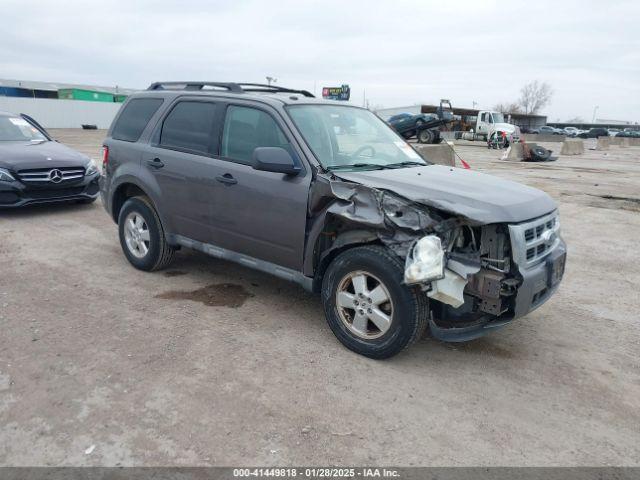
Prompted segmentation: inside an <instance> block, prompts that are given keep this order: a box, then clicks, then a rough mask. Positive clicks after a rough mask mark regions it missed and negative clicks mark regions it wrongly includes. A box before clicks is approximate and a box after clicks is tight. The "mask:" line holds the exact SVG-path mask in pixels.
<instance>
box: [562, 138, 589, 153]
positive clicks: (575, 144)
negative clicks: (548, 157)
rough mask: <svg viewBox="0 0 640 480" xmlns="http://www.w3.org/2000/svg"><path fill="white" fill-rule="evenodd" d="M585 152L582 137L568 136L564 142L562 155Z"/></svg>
mask: <svg viewBox="0 0 640 480" xmlns="http://www.w3.org/2000/svg"><path fill="white" fill-rule="evenodd" d="M583 153H584V142H583V141H582V139H580V138H567V139H566V140H565V141H564V142H562V148H561V149H560V155H581V154H583Z"/></svg>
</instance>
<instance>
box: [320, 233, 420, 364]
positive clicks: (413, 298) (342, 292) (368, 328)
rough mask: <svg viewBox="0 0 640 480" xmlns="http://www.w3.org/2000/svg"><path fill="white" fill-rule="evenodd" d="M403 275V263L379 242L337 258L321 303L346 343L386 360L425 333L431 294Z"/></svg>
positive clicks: (329, 321) (339, 337)
mask: <svg viewBox="0 0 640 480" xmlns="http://www.w3.org/2000/svg"><path fill="white" fill-rule="evenodd" d="M403 278H404V264H403V262H402V261H401V260H400V259H399V258H398V257H397V256H395V255H394V254H392V253H391V252H389V251H388V250H387V249H385V248H383V247H380V246H377V245H367V246H363V247H356V248H352V249H350V250H347V251H345V252H343V253H341V254H340V255H338V256H337V257H336V258H335V259H334V260H333V262H332V263H331V264H330V265H329V268H328V269H327V272H326V273H325V276H324V278H323V281H322V302H323V306H324V311H325V316H326V319H327V323H328V324H329V327H330V328H331V330H332V331H333V333H334V334H335V336H336V337H337V338H338V340H340V342H342V344H343V345H344V346H345V347H347V348H348V349H350V350H352V351H354V352H356V353H359V354H361V355H364V356H366V357H370V358H376V359H383V358H389V357H392V356H393V355H396V354H397V353H399V352H400V351H402V350H403V349H405V348H407V347H408V346H409V345H411V344H412V343H413V342H415V341H416V340H417V339H419V338H420V337H421V336H422V334H423V333H424V330H425V328H426V326H427V318H428V317H427V314H428V305H427V298H426V295H425V294H424V293H423V292H421V291H420V289H419V288H417V287H407V286H406V285H404V284H403V283H402V282H403Z"/></svg>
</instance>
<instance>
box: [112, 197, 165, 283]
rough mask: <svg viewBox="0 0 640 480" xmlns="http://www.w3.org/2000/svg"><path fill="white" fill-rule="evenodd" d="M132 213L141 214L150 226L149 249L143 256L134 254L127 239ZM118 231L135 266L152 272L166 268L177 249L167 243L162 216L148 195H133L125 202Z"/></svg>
mask: <svg viewBox="0 0 640 480" xmlns="http://www.w3.org/2000/svg"><path fill="white" fill-rule="evenodd" d="M131 213H137V214H138V215H140V216H141V217H142V218H143V219H144V222H145V223H146V226H147V227H148V231H149V241H148V242H149V243H148V251H147V252H146V254H145V255H144V256H143V257H137V256H136V255H134V253H132V251H131V250H130V249H129V247H128V246H127V242H126V240H125V221H126V219H127V217H128V216H129V215H130V214H131ZM118 231H119V234H120V245H121V247H122V251H123V252H124V254H125V256H126V257H127V260H129V263H131V265H133V266H134V267H135V268H137V269H139V270H145V271H148V272H150V271H154V270H160V269H162V268H165V267H166V266H167V265H169V263H170V262H171V260H172V258H173V254H174V252H175V249H174V248H173V247H171V245H169V244H168V243H167V240H166V238H165V235H164V229H163V227H162V223H161V222H160V217H158V214H157V212H156V210H155V208H154V207H153V205H152V203H151V201H150V200H149V199H148V198H147V197H142V196H141V197H132V198H130V199H128V200H127V201H126V202H125V203H124V205H123V206H122V209H121V210H120V214H119V215H118Z"/></svg>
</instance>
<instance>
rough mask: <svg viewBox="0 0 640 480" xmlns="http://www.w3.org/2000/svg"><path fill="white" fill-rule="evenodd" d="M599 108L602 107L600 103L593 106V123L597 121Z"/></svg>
mask: <svg viewBox="0 0 640 480" xmlns="http://www.w3.org/2000/svg"><path fill="white" fill-rule="evenodd" d="M599 108H600V107H599V106H598V105H596V106H595V107H594V108H593V118H592V119H591V123H596V112H597V111H598V109H599Z"/></svg>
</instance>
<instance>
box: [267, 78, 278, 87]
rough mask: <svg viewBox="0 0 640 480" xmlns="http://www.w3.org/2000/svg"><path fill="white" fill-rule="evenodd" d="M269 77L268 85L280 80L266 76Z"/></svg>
mask: <svg viewBox="0 0 640 480" xmlns="http://www.w3.org/2000/svg"><path fill="white" fill-rule="evenodd" d="M265 78H266V79H267V85H269V86H271V83H272V82H273V83H276V82H277V81H278V79H277V78H275V77H265Z"/></svg>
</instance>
